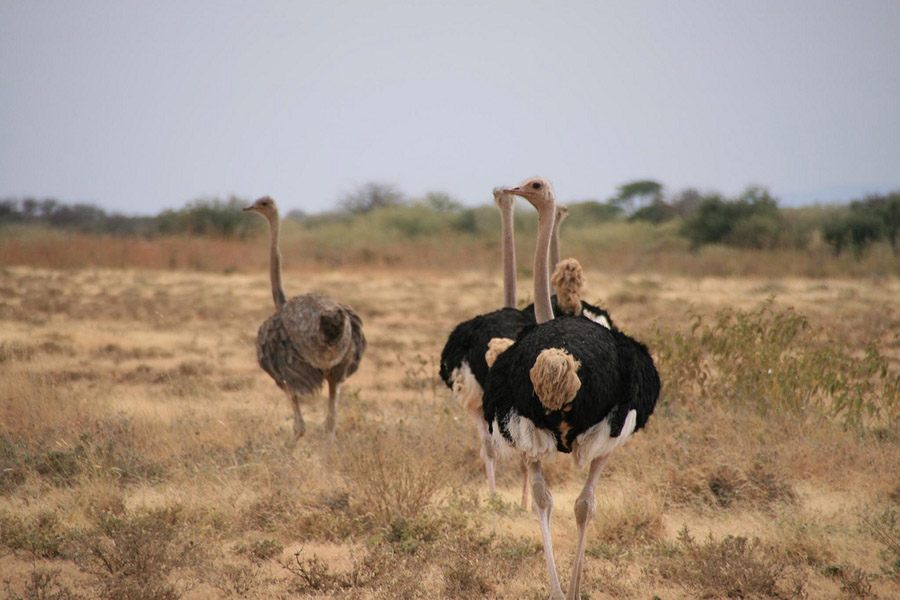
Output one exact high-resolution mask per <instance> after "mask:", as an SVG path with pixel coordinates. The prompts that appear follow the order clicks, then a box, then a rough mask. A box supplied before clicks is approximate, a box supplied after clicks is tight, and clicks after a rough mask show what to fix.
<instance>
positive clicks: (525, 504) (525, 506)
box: [522, 454, 530, 510]
mask: <svg viewBox="0 0 900 600" xmlns="http://www.w3.org/2000/svg"><path fill="white" fill-rule="evenodd" d="M529 480H530V477H529V473H528V457H526V456H525V455H524V454H523V455H522V510H528V488H529V487H530V486H529V483H530V481H529Z"/></svg>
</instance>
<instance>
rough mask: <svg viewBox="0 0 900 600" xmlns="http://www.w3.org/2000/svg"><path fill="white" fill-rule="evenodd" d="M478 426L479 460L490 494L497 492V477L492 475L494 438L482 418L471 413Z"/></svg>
mask: <svg viewBox="0 0 900 600" xmlns="http://www.w3.org/2000/svg"><path fill="white" fill-rule="evenodd" d="M471 414H472V419H474V420H475V426H476V427H478V437H479V438H480V439H481V460H483V461H484V473H485V475H487V481H488V490H489V491H490V492H491V494H496V493H497V479H496V477H495V475H494V440H493V439H491V433H490V432H489V431H488V425H487V423H486V422H485V421H484V418H483V417H482V416H481V415H480V414H477V413H474V412H473V413H471Z"/></svg>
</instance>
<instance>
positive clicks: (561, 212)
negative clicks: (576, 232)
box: [556, 204, 569, 223]
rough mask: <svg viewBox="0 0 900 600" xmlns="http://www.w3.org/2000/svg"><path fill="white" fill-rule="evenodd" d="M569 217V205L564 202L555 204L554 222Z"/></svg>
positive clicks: (559, 221) (560, 221)
mask: <svg viewBox="0 0 900 600" xmlns="http://www.w3.org/2000/svg"><path fill="white" fill-rule="evenodd" d="M567 218H569V207H568V206H566V205H565V204H557V205H556V222H557V223H562V222H563V221H565V220H566V219H567Z"/></svg>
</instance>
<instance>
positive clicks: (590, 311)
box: [522, 294, 616, 329]
mask: <svg viewBox="0 0 900 600" xmlns="http://www.w3.org/2000/svg"><path fill="white" fill-rule="evenodd" d="M550 305H551V306H552V307H553V314H554V315H563V314H566V313H565V312H564V311H563V310H561V309H560V307H559V298H557V296H556V294H553V295H552V296H550ZM522 312H523V313H525V314H526V315H527V316H528V317H529V318H530V319H531V323H532V324H534V323H535V322H536V321H535V318H534V302H532V303H531V304H529V305H528V306H526V307H525V308H523V309H522ZM576 316H577V315H576ZM581 316H583V317H585V318H587V319H590V320H591V321H594V322H595V323H599V322H600V320H599V319H600V317H603V318H604V319H606V322H607V323H609V328H610V329H615V328H616V326H615V324H614V323H613V320H612V317H611V316H610V315H609V312H608V311H607V310H606V309H603V308H600V307H599V306H594V305H593V304H590V303H588V302H585V301H584V300H582V301H581Z"/></svg>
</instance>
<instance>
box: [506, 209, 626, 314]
mask: <svg viewBox="0 0 900 600" xmlns="http://www.w3.org/2000/svg"><path fill="white" fill-rule="evenodd" d="M555 214H556V218H555V219H554V221H553V235H552V237H551V239H550V263H549V266H548V269H550V270H551V272H552V273H553V275H552V276H551V278H550V282H551V283H552V284H553V287H554V289H556V294H554V295H553V296H551V297H550V302H551V305H552V306H553V314H567V315H575V316H578V315H581V316H583V317H587V318H588V319H590V320H591V321H594V322H595V323H600V324H601V325H603V326H604V327H606V328H607V329H612V328H613V327H615V326H614V325H613V321H612V317H611V316H610V315H609V312H607V311H606V310H604V309H602V308H600V307H599V306H594V305H593V304H589V303H588V302H585V301H584V300H582V299H581V290H582V288H583V287H584V272H583V270H582V268H581V263H579V262H578V261H577V260H575V259H574V258H567V259H565V260H564V261H560V259H559V228H560V225H562V222H563V221H565V220H566V219H567V218H568V217H569V207H567V206H565V205H563V204H557V205H556V213H555ZM522 311H523V312H525V313H526V314H528V315H529V316H530V317H531V318H532V319H533V318H534V303H531V304H529V305H528V306H526V307H525V308H523V309H522Z"/></svg>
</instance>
